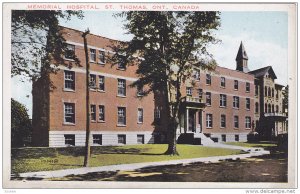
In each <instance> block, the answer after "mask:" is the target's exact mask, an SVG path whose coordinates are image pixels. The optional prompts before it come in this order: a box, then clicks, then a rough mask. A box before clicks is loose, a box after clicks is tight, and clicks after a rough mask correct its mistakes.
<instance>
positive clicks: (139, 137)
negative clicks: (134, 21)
mask: <svg viewBox="0 0 300 194" xmlns="http://www.w3.org/2000/svg"><path fill="white" fill-rule="evenodd" d="M144 143H145V137H144V135H137V144H144Z"/></svg>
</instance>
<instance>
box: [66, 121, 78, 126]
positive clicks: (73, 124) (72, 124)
mask: <svg viewBox="0 0 300 194" xmlns="http://www.w3.org/2000/svg"><path fill="white" fill-rule="evenodd" d="M63 125H69V126H75V123H65V122H64V123H63Z"/></svg>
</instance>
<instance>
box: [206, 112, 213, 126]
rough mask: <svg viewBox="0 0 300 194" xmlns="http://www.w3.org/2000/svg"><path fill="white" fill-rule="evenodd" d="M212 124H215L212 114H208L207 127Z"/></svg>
mask: <svg viewBox="0 0 300 194" xmlns="http://www.w3.org/2000/svg"><path fill="white" fill-rule="evenodd" d="M212 126H213V118H212V114H206V128H212Z"/></svg>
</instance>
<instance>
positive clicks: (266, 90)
mask: <svg viewBox="0 0 300 194" xmlns="http://www.w3.org/2000/svg"><path fill="white" fill-rule="evenodd" d="M267 96H268V88H267V86H265V97H267Z"/></svg>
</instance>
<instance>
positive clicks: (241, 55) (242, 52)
mask: <svg viewBox="0 0 300 194" xmlns="http://www.w3.org/2000/svg"><path fill="white" fill-rule="evenodd" d="M240 59H246V60H248V55H247V52H246V50H245V47H244V45H243V42H242V41H241V45H240V48H239V51H238V53H237V55H236V58H235V60H240Z"/></svg>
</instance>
